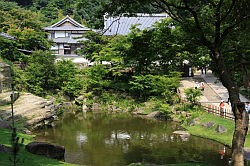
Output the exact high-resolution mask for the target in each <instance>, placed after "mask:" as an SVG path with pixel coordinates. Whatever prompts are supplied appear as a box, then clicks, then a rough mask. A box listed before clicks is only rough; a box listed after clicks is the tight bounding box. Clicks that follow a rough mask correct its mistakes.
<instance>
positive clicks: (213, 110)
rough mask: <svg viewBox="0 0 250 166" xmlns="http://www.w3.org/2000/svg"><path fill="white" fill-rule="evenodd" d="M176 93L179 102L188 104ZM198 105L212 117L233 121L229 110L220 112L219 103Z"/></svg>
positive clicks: (201, 103)
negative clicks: (212, 115)
mask: <svg viewBox="0 0 250 166" xmlns="http://www.w3.org/2000/svg"><path fill="white" fill-rule="evenodd" d="M178 92H179V93H178V95H179V98H180V100H181V102H182V103H188V101H187V100H186V98H184V97H183V96H181V93H180V91H178ZM217 103H218V106H216V105H215V104H217ZM199 104H200V106H202V107H203V108H204V110H205V111H206V112H208V113H210V114H214V115H217V116H220V117H222V118H226V119H231V120H234V115H233V112H232V110H231V108H224V109H222V110H221V109H220V107H219V104H220V103H219V102H215V103H213V104H212V102H199ZM249 124H250V123H249Z"/></svg>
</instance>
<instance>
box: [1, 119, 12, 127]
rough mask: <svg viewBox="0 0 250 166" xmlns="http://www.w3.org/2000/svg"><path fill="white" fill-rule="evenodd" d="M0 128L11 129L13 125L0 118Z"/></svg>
mask: <svg viewBox="0 0 250 166" xmlns="http://www.w3.org/2000/svg"><path fill="white" fill-rule="evenodd" d="M0 128H3V129H11V126H10V125H9V124H8V123H7V122H6V121H4V120H2V119H1V118H0Z"/></svg>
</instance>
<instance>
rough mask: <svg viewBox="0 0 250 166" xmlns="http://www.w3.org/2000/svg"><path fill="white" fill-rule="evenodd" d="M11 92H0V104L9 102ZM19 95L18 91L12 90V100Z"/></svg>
mask: <svg viewBox="0 0 250 166" xmlns="http://www.w3.org/2000/svg"><path fill="white" fill-rule="evenodd" d="M10 94H11V92H5V93H0V105H7V104H10V103H11V98H10ZM18 97H19V93H18V92H14V101H16V100H17V99H18Z"/></svg>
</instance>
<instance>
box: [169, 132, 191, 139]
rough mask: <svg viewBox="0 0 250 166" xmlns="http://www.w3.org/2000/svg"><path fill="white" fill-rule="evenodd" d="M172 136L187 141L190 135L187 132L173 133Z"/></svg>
mask: <svg viewBox="0 0 250 166" xmlns="http://www.w3.org/2000/svg"><path fill="white" fill-rule="evenodd" d="M173 134H177V135H179V136H180V138H181V140H182V141H188V139H189V137H190V134H189V133H188V132H187V131H174V132H173Z"/></svg>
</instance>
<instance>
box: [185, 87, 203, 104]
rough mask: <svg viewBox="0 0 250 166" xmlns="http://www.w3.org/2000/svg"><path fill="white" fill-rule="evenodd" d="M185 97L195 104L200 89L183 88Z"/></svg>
mask: <svg viewBox="0 0 250 166" xmlns="http://www.w3.org/2000/svg"><path fill="white" fill-rule="evenodd" d="M184 92H185V95H186V99H187V100H188V101H189V102H190V103H191V104H192V105H195V104H197V103H198V100H199V98H200V97H201V95H202V93H201V90H200V89H194V88H188V89H185V91H184Z"/></svg>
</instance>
